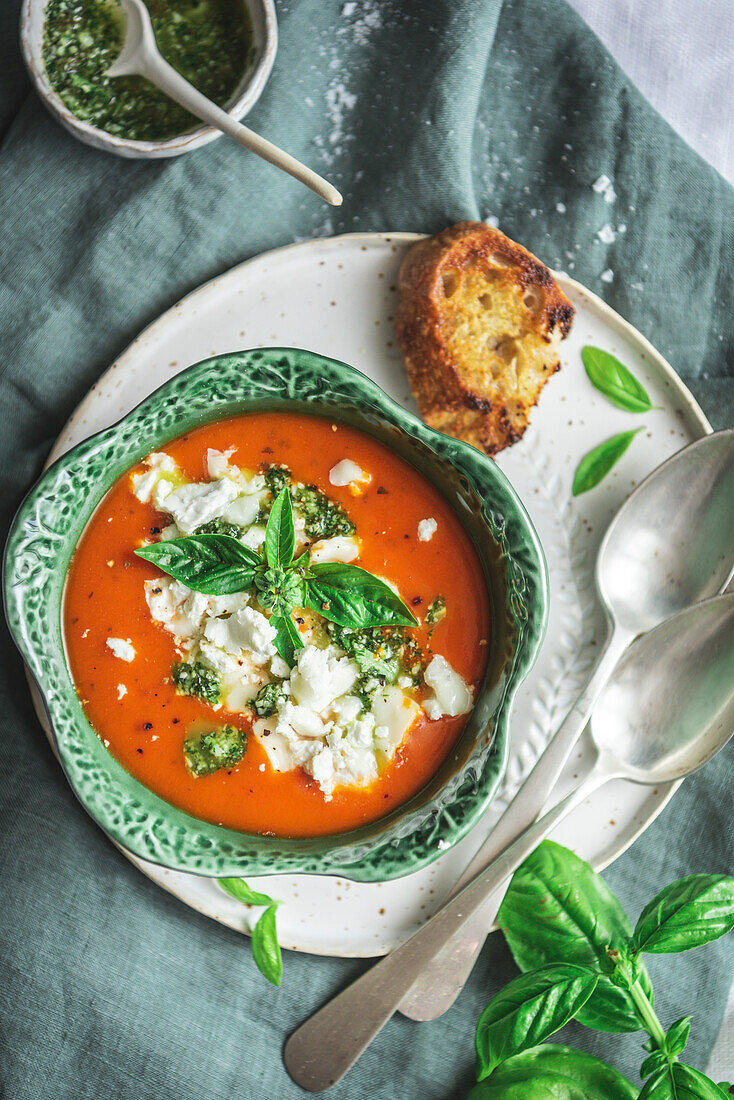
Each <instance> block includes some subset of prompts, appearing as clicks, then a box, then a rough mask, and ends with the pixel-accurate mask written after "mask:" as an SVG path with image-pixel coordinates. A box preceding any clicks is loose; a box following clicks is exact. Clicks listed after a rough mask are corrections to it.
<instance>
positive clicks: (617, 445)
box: [571, 428, 642, 497]
mask: <svg viewBox="0 0 734 1100" xmlns="http://www.w3.org/2000/svg"><path fill="white" fill-rule="evenodd" d="M641 431H642V428H635V429H634V430H633V431H629V432H620V433H619V435H613V436H612V438H611V439H607V440H605V441H604V443H600V444H599V446H598V447H594V449H593V451H589V453H588V454H585V455H584V457H583V458H582V459H581V461H580V462H579V464H578V466H577V467H576V473H575V474H574V476H573V488H572V490H571V491H572V493H573V495H574V496H575V497H577V496H580V495H581V493H588V491H589V489H593V488H594V486H596V485H598V484H599V482H600V481H603V480H604V478H605V477H606V476H607V474H608V473H609V471H610V470H611V469H612V467H613V466H615V465H616V464H617V463H618V462H619V460H620V458H621V457H622V455H623V454H624V452H625V451H626V450H627V448H628V447H629V445H630V443H631V442H632V440H633V439H634V438H635V436H636V435H637V433H638V432H641Z"/></svg>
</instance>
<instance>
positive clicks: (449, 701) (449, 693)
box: [423, 654, 473, 719]
mask: <svg viewBox="0 0 734 1100" xmlns="http://www.w3.org/2000/svg"><path fill="white" fill-rule="evenodd" d="M423 678H424V680H425V681H426V683H427V684H428V686H429V688H432V689H433V696H432V697H431V698H428V699H426V700H425V702H424V704H423V709H424V710H425V712H426V714H427V715H428V717H429V718H431V719H435V718H441V717H442V716H443V715H448V716H449V717H451V718H454V717H456V715H457V714H466V713H467V711H469V710H471V708H472V703H473V700H472V693H471V690H470V689H469V687H468V685H467V684H466V683H465V682H464V680H463V679H462V678H461V676H460V675H459V673H458V672H456V671H455V669H453V668H452V667H451V665H450V664H449V663H448V661H447V660H446V658H445V657H441V656H440V655H439V654H436V656H435V657H433V659H432V660H431V662H430V664H429V665H428V667H427V668H426V671H425V672H424V674H423Z"/></svg>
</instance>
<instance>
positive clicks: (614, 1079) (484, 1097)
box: [467, 1043, 637, 1100]
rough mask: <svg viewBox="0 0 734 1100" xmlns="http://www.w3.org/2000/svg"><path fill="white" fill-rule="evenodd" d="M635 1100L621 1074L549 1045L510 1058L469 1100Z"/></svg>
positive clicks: (587, 1056)
mask: <svg viewBox="0 0 734 1100" xmlns="http://www.w3.org/2000/svg"><path fill="white" fill-rule="evenodd" d="M592 1098H593V1100H636V1098H637V1089H636V1088H635V1086H634V1085H632V1084H631V1082H629V1081H628V1080H627V1078H626V1077H623V1076H622V1074H621V1073H619V1072H618V1070H616V1069H613V1068H612V1067H611V1066H608V1065H607V1064H606V1062H602V1061H601V1059H599V1058H594V1057H593V1055H591V1054H583V1053H582V1052H581V1051H580V1050H574V1048H573V1047H566V1046H560V1045H557V1044H555V1043H546V1044H544V1045H543V1046H539V1047H533V1048H532V1049H531V1050H526V1051H524V1052H523V1053H522V1054H516V1055H515V1056H514V1057H513V1058H508V1060H507V1061H506V1062H503V1063H502V1065H501V1066H498V1067H497V1069H496V1070H495V1071H494V1073H493V1074H492V1076H491V1077H489V1078H488V1079H487V1080H485V1081H482V1082H481V1084H479V1085H475V1086H474V1088H473V1089H472V1090H471V1092H470V1093H469V1096H468V1098H467V1100H592Z"/></svg>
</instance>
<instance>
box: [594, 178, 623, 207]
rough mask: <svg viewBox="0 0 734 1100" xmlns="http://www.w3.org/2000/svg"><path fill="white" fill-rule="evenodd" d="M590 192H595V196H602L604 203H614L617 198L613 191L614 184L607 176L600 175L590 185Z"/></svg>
mask: <svg viewBox="0 0 734 1100" xmlns="http://www.w3.org/2000/svg"><path fill="white" fill-rule="evenodd" d="M591 187H592V190H593V191H596V193H597V195H603V196H604V202H615V201H616V198H617V192H616V191H615V190H614V184H613V183H612V181H611V180H610V178H609V176H605V175H601V176H599V178H598V179H597V180H594V182H593V183H592V185H591Z"/></svg>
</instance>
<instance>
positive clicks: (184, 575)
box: [135, 535, 262, 596]
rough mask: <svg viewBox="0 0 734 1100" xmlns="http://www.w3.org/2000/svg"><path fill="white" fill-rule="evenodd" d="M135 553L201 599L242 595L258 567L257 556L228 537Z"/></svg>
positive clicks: (156, 545) (199, 538)
mask: <svg viewBox="0 0 734 1100" xmlns="http://www.w3.org/2000/svg"><path fill="white" fill-rule="evenodd" d="M135 553H136V554H137V555H138V557H139V558H145V560H146V561H149V562H152V563H153V565H157V566H158V568H159V569H161V570H162V571H163V572H164V573H168V574H169V575H170V576H171V577H175V579H176V580H177V581H181V583H182V584H185V585H187V587H188V588H193V589H194V591H195V592H203V593H204V595H205V596H228V595H230V594H231V593H233V592H244V590H245V589H246V588H249V587H250V585H251V584H252V581H253V577H254V575H255V570H256V569H257V568H258V566H260V565H261V564H262V559H261V558H260V555H259V554H256V553H255V551H254V550H250V549H249V547H247V546H243V545H242V543H241V542H238V541H237V539H233V538H231V536H230V535H189V536H188V537H187V538H180V539H168V541H166V542H154V543H151V545H150V546H142V547H141V548H140V549H139V550H136V551H135Z"/></svg>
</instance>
